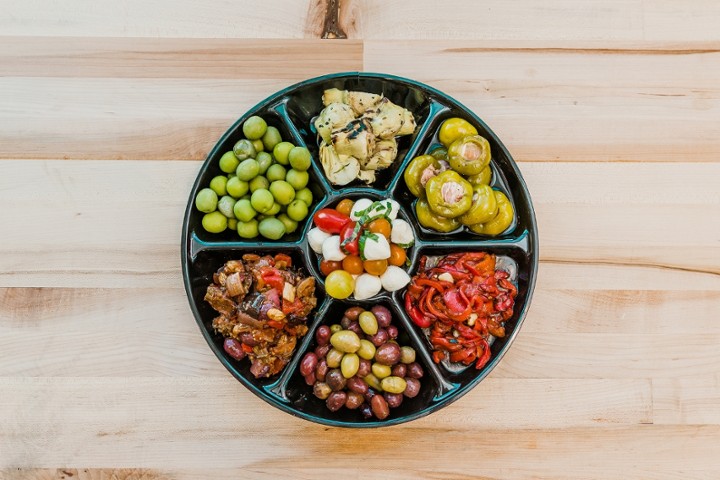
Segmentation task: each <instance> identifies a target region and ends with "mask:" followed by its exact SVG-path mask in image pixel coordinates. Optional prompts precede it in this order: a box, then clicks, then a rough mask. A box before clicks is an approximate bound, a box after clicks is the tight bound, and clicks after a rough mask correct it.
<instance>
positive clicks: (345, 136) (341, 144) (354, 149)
mask: <svg viewBox="0 0 720 480" xmlns="http://www.w3.org/2000/svg"><path fill="white" fill-rule="evenodd" d="M332 144H333V146H334V147H335V151H336V152H337V153H338V155H350V156H352V157H355V158H356V159H358V160H366V159H367V158H368V157H369V156H370V155H371V154H372V152H373V151H374V150H375V136H374V135H373V134H372V133H371V132H370V130H369V127H368V123H367V121H366V120H364V119H359V120H353V121H352V122H350V123H348V124H347V125H346V126H345V128H343V129H340V130H335V131H333V133H332Z"/></svg>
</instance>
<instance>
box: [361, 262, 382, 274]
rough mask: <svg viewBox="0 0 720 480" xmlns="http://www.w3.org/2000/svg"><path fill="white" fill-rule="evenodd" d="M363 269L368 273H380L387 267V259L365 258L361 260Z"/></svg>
mask: <svg viewBox="0 0 720 480" xmlns="http://www.w3.org/2000/svg"><path fill="white" fill-rule="evenodd" d="M363 267H364V268H365V271H366V272H367V273H369V274H370V275H382V274H383V273H385V270H387V267H388V261H387V260H365V261H364V262H363Z"/></svg>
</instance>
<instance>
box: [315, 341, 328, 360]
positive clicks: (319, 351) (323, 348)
mask: <svg viewBox="0 0 720 480" xmlns="http://www.w3.org/2000/svg"><path fill="white" fill-rule="evenodd" d="M328 341H329V340H328ZM331 348H332V347H331V345H330V344H329V343H326V344H325V345H320V346H319V347H316V348H315V355H317V357H318V358H325V355H327V353H328V351H330V349H331Z"/></svg>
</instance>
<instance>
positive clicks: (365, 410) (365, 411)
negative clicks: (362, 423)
mask: <svg viewBox="0 0 720 480" xmlns="http://www.w3.org/2000/svg"><path fill="white" fill-rule="evenodd" d="M360 413H362V416H363V417H365V418H370V417H372V409H371V408H370V405H368V404H367V403H363V404H362V405H360Z"/></svg>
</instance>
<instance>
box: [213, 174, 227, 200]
mask: <svg viewBox="0 0 720 480" xmlns="http://www.w3.org/2000/svg"><path fill="white" fill-rule="evenodd" d="M227 182H228V178H227V177H226V176H225V175H218V176H217V177H213V179H212V180H210V190H212V191H213V192H215V193H217V195H218V197H222V196H223V195H227Z"/></svg>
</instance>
